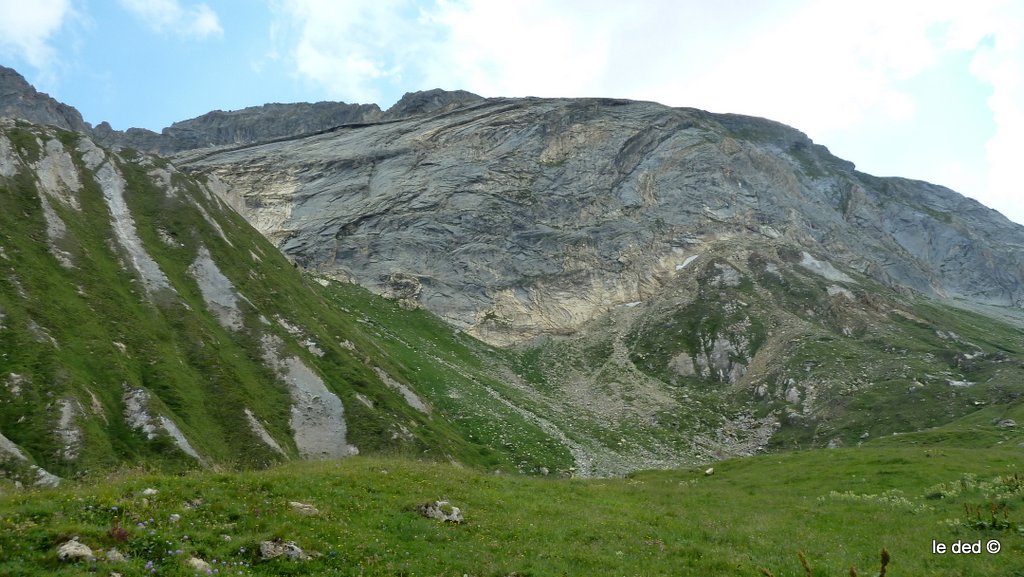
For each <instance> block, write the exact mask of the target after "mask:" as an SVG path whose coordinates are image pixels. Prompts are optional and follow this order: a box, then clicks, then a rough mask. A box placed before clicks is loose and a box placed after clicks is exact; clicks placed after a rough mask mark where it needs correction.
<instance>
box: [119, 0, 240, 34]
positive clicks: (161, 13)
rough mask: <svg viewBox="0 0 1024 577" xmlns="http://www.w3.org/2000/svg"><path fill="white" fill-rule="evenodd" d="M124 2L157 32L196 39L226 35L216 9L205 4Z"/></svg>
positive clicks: (156, 0) (150, 0)
mask: <svg viewBox="0 0 1024 577" xmlns="http://www.w3.org/2000/svg"><path fill="white" fill-rule="evenodd" d="M120 2H121V6H123V7H124V8H125V9H127V10H128V11H130V12H132V13H133V14H135V15H136V16H137V17H139V18H140V19H141V20H142V21H143V22H144V23H145V24H146V26H148V27H149V28H150V29H152V30H153V31H155V32H161V33H164V32H169V33H173V34H178V35H180V36H185V37H189V38H195V39H203V38H208V37H210V36H223V34H224V29H223V28H222V27H221V25H220V19H219V18H218V17H217V13H216V12H214V11H213V9H212V8H210V7H209V6H207V5H206V4H198V5H196V6H193V7H190V8H185V7H184V6H182V5H181V3H180V2H178V0H120Z"/></svg>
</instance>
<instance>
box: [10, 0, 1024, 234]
mask: <svg viewBox="0 0 1024 577" xmlns="http://www.w3.org/2000/svg"><path fill="white" fill-rule="evenodd" d="M0 64H4V65H6V66H10V67H12V68H15V69H17V70H18V71H19V72H21V73H22V74H23V75H24V76H25V77H26V78H27V79H28V81H29V82H31V83H32V84H34V85H35V86H36V87H37V88H38V89H39V90H41V91H43V92H46V93H48V94H50V95H51V96H53V97H54V98H56V99H58V100H60V101H62V102H66V103H68V104H70V105H72V106H74V107H76V108H78V110H79V111H81V112H82V115H83V116H84V118H85V120H86V121H87V122H91V123H92V124H94V125H95V124H98V123H99V122H101V121H104V120H106V121H109V122H110V123H111V124H112V125H113V126H114V128H117V129H122V130H123V129H126V128H129V127H133V126H135V127H143V128H149V129H152V130H160V129H161V128H163V127H166V126H168V125H170V124H171V123H172V122H175V121H178V120H185V119H188V118H193V117H195V116H199V115H200V114H204V113H206V112H209V111H211V110H234V109H238V108H244V107H246V106H256V105H260V104H264V103H267V102H315V101H320V100H340V101H344V102H350V103H353V102H358V103H371V102H372V103H377V104H379V105H380V106H381V108H383V109H386V108H387V107H388V106H390V105H392V104H394V103H395V102H396V101H397V100H398V99H399V98H401V96H402V94H404V93H405V92H411V91H416V90H427V89H431V88H444V89H449V90H455V89H463V90H469V91H471V92H475V93H477V94H480V95H482V96H488V97H492V96H543V97H588V96H604V97H616V98H631V99H637V100H650V101H655V102H660V103H662V104H667V105H670V106H688V107H695V108H701V109H704V110H710V111H713V112H733V113H740V114H750V115H755V116H762V117H766V118H771V119H773V120H777V121H780V122H783V123H785V124H788V125H790V126H793V127H795V128H797V129H799V130H801V131H803V132H805V133H806V134H807V135H808V136H810V137H811V138H812V139H813V140H814V141H815V142H817V143H819V144H823V145H825V146H827V147H828V148H829V149H830V150H831V151H832V152H833V154H835V155H837V156H839V157H841V158H845V159H846V160H850V161H852V162H854V163H855V164H856V165H857V168H858V169H859V170H862V171H864V172H868V173H871V174H875V175H878V176H903V177H907V178H916V179H921V180H926V181H929V182H933V183H936V184H941V185H944V186H947V187H949V188H952V189H954V190H956V191H958V192H960V193H962V194H965V195H967V196H970V197H972V198H975V199H977V200H979V201H981V202H982V203H984V204H986V205H988V206H990V207H992V208H995V209H997V210H999V211H1000V212H1002V213H1003V214H1004V215H1006V216H1007V217H1009V218H1010V219H1012V220H1014V221H1016V222H1018V223H1024V186H1022V185H1020V184H1019V182H1020V181H1021V179H1020V178H1018V176H1017V164H1018V163H1019V160H1018V159H1019V158H1021V157H1022V156H1024V155H1021V154H1020V153H1019V152H1018V151H1020V150H1024V146H1021V145H1020V143H1019V142H1018V140H1019V139H1021V138H1024V2H1022V1H1020V0H972V1H971V2H965V1H963V0H927V1H919V0H900V1H893V0H858V1H857V2H840V1H830V0H729V1H728V2H721V1H718V0H648V1H644V0H636V1H633V2H622V1H621V0H614V1H612V0H548V1H541V0H358V1H348V0H223V1H215V0H209V1H207V2H198V1H193V0H0Z"/></svg>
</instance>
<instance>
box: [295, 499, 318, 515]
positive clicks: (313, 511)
mask: <svg viewBox="0 0 1024 577" xmlns="http://www.w3.org/2000/svg"><path fill="white" fill-rule="evenodd" d="M288 506H289V507H291V508H292V509H294V510H295V511H296V512H298V513H301V514H303V515H309V516H312V515H319V514H320V511H319V510H318V509H317V508H316V507H314V506H313V505H309V504H306V503H300V502H299V501H288Z"/></svg>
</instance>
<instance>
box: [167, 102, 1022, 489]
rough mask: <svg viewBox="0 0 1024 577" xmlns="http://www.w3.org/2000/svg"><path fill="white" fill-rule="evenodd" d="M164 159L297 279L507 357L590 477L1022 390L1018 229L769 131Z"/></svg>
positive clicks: (508, 138) (291, 142) (578, 106)
mask: <svg viewBox="0 0 1024 577" xmlns="http://www.w3.org/2000/svg"><path fill="white" fill-rule="evenodd" d="M176 162H177V163H178V164H179V165H180V166H182V167H183V169H185V170H187V171H189V172H191V173H192V174H195V175H197V176H198V177H199V178H205V179H208V181H209V182H210V183H211V184H210V186H211V188H212V189H213V190H214V191H216V193H217V194H218V195H220V197H221V198H224V199H226V200H227V201H228V202H229V203H230V204H231V205H232V206H233V207H234V208H235V209H236V210H238V211H239V213H240V214H242V215H243V216H245V217H246V218H247V220H249V221H250V222H251V223H253V225H254V226H255V227H256V228H257V229H259V230H260V231H261V232H262V233H263V234H264V235H265V236H266V237H267V238H268V239H270V240H271V241H272V242H273V243H274V244H275V245H276V246H277V247H279V248H280V249H281V250H282V251H283V252H284V254H286V255H287V256H288V257H289V258H290V259H292V260H293V262H295V263H296V264H297V265H298V266H300V267H301V268H304V269H306V270H310V271H315V272H316V273H317V274H322V275H325V276H328V277H331V278H335V279H338V280H342V281H351V282H355V283H358V284H359V285H361V286H364V287H367V288H369V289H370V290H372V291H374V292H376V293H378V294H381V295H383V296H386V297H388V298H391V299H393V300H395V301H396V302H398V303H399V304H400V305H401V306H404V307H406V308H410V309H414V308H417V307H423V308H426V309H428V310H430V311H432V312H434V313H435V314H437V315H438V316H440V317H441V318H443V319H445V320H446V321H447V322H449V323H450V324H452V325H453V326H455V327H458V328H459V329H461V330H464V331H466V332H467V333H468V334H471V335H473V336H475V337H477V338H480V339H482V340H484V341H486V342H488V343H490V344H492V345H496V346H500V347H505V348H506V349H508V350H509V351H511V352H512V353H513V354H515V355H518V361H517V362H518V364H517V366H516V368H515V371H516V374H517V375H518V376H519V377H520V379H521V380H523V381H525V383H522V384H521V389H522V390H523V394H524V395H527V397H528V398H531V399H533V402H534V403H536V406H535V407H534V408H532V409H531V410H532V411H533V412H534V413H535V414H538V415H543V416H544V418H545V419H547V421H548V422H550V423H554V424H556V425H557V426H558V427H559V428H560V430H561V431H563V432H564V434H565V435H567V436H568V437H570V438H572V439H575V440H576V441H578V442H580V444H581V445H582V446H584V447H587V448H589V449H591V452H594V451H595V448H599V450H597V451H596V452H597V453H599V454H600V453H601V451H606V452H607V451H610V454H608V453H606V454H603V455H601V456H593V455H591V460H590V462H591V463H599V464H597V465H594V466H595V467H596V469H598V470H600V471H604V472H608V471H624V470H630V469H631V468H636V467H651V466H672V465H678V464H682V463H687V462H693V461H700V460H706V459H713V458H717V457H721V456H725V455H736V454H750V453H755V452H758V451H763V450H771V449H779V448H785V447H803V446H839V445H854V444H857V443H859V442H862V441H863V440H864V439H867V438H871V437H876V436H879V435H890V434H893V433H908V432H915V431H924V430H928V429H930V428H932V427H936V426H941V425H944V424H947V423H950V422H952V421H955V420H956V419H958V418H960V417H962V416H964V415H968V414H970V413H972V412H974V411H977V410H978V409H979V408H980V407H986V408H991V409H992V410H993V411H994V413H993V415H992V419H993V420H992V422H991V423H989V425H991V426H994V425H995V423H997V422H999V421H1001V420H1003V419H1004V416H1003V413H1001V412H1000V411H1008V410H1011V408H1012V407H1014V406H1017V405H1019V403H1020V396H1021V393H1022V392H1024V388H1022V386H1021V382H1022V381H1021V380H1020V377H1021V376H1022V375H1021V372H1020V371H1021V362H1020V361H1021V357H1020V353H1021V351H1022V350H1024V349H1022V348H1021V344H1022V340H1021V339H1022V333H1021V330H1020V326H1021V321H1022V318H1024V315H1022V314H1021V313H1022V311H1021V304H1022V297H1024V292H1022V289H1024V284H1022V281H1024V260H1022V255H1024V252H1022V251H1021V248H1022V247H1024V228H1022V227H1021V226H1019V225H1016V224H1014V223H1012V222H1010V221H1009V220H1007V219H1006V218H1004V217H1003V216H1001V215H1000V214H998V213H997V212H995V211H993V210H991V209H988V208H986V207H984V206H982V205H980V204H979V203H977V202H975V201H973V200H970V199H967V198H964V197H963V196H960V195H958V194H956V193H954V192H953V191H950V190H948V189H945V188H943V187H939V186H935V185H931V184H928V183H923V182H917V181H910V180H906V179H899V178H877V177H873V176H870V175H867V174H864V173H861V172H858V171H856V170H855V168H854V166H853V165H852V164H851V163H849V162H846V161H843V160H841V159H838V158H836V157H834V156H833V155H831V154H830V153H829V152H828V150H827V149H825V148H824V147H822V146H819V145H816V144H814V143H813V142H812V141H810V139H808V138H807V137H806V136H805V135H804V134H802V133H800V132H799V131H797V130H794V129H792V128H789V127H786V126H784V125H781V124H778V123H775V122H772V121H768V120H763V119H757V118H750V117H743V116H737V115H719V114H711V113H707V112H703V111H699V110H693V109H678V108H670V107H666V106H662V105H658V104H655V103H647V102H632V101H625V100H609V99H531V98H527V99H503V98H497V99H487V100H483V101H474V102H470V103H466V104H465V105H463V106H461V107H459V108H455V109H452V110H448V111H442V112H438V113H433V114H425V115H420V116H416V117H410V118H404V119H397V120H394V121H390V122H382V123H371V124H366V125H360V126H348V127H342V128H339V129H337V130H333V131H329V132H325V133H322V134H316V135H308V136H303V137H297V138H292V139H288V140H286V141H279V142H270V143H264V144H256V145H248V146H240V147H235V148H230V149H219V150H196V151H191V152H185V153H181V154H179V155H177V156H176ZM1011 421H1012V419H1011Z"/></svg>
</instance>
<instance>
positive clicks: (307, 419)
mask: <svg viewBox="0 0 1024 577" xmlns="http://www.w3.org/2000/svg"><path fill="white" fill-rule="evenodd" d="M262 343H263V359H264V361H266V363H267V364H268V365H270V366H271V367H273V368H275V369H276V370H277V371H278V372H279V374H280V375H281V378H282V379H283V380H284V382H285V383H286V384H287V385H288V391H289V393H290V394H291V397H292V414H291V419H290V421H289V422H290V424H291V427H292V430H293V431H294V433H295V446H296V447H298V449H299V454H300V455H301V456H302V457H303V458H305V459H331V458H338V457H347V456H350V455H355V454H358V452H359V450H358V449H357V448H356V447H354V446H352V445H349V444H348V442H347V441H346V438H347V431H348V430H347V427H346V425H345V409H344V407H343V406H342V404H341V399H339V398H338V396H337V395H335V394H334V393H332V392H331V391H330V390H329V389H328V388H327V385H325V384H324V381H323V379H321V378H320V377H319V376H318V375H317V374H316V372H314V371H313V369H311V368H310V367H309V365H307V364H306V363H304V362H303V361H302V359H300V358H298V357H295V356H284V355H282V354H281V353H280V352H279V351H280V350H281V348H282V347H283V346H284V342H283V341H282V340H281V339H280V338H278V337H276V336H274V335H264V336H263V339H262Z"/></svg>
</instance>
